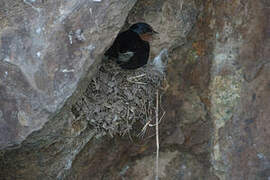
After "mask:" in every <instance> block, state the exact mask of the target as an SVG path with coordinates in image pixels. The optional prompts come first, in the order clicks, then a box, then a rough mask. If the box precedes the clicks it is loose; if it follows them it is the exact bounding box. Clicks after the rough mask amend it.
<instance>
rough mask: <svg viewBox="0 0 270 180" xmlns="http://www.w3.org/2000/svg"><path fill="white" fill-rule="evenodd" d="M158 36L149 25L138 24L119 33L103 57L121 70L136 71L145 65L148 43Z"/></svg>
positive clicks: (148, 50)
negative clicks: (155, 35)
mask: <svg viewBox="0 0 270 180" xmlns="http://www.w3.org/2000/svg"><path fill="white" fill-rule="evenodd" d="M154 34H158V32H156V31H155V30H154V29H153V28H152V27H151V26H150V25H149V24H147V23H144V22H138V23H135V24H133V25H131V26H130V28H129V29H128V30H126V31H123V32H121V33H119V34H118V35H117V37H116V39H115V40H114V42H113V44H112V46H111V47H110V48H109V49H108V50H107V51H106V52H105V54H104V55H105V57H106V58H107V59H111V60H114V61H116V63H117V64H119V66H120V67H121V68H122V69H137V68H140V67H142V66H144V65H145V64H147V61H148V58H149V52H150V45H149V42H150V41H151V40H152V38H153V35H154Z"/></svg>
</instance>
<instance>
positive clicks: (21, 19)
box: [0, 0, 135, 149]
mask: <svg viewBox="0 0 270 180" xmlns="http://www.w3.org/2000/svg"><path fill="white" fill-rule="evenodd" d="M134 3H135V0H132V1H123V0H120V1H116V0H113V1H112V0H100V1H90V0H70V1H64V0H57V1H52V2H51V1H43V0H42V1H41V0H24V1H9V0H3V1H1V3H0V7H1V8H0V102H1V103H0V111H1V112H2V113H1V123H0V149H1V148H5V147H7V146H9V145H14V144H19V143H20V142H21V141H22V140H24V139H25V138H26V137H27V136H28V135H29V134H30V133H31V132H33V131H35V130H38V129H41V128H42V126H43V125H44V123H46V122H47V121H48V119H49V117H50V116H52V115H53V114H54V113H55V112H57V110H59V109H60V108H61V107H62V106H63V104H64V103H65V101H66V100H67V99H68V98H69V97H70V96H71V95H72V94H73V93H74V91H75V89H76V87H77V85H78V84H79V83H80V84H83V82H84V81H83V80H84V79H85V78H84V77H89V73H91V72H90V71H93V70H90V71H89V70H88V69H89V67H91V66H94V64H96V63H98V62H99V61H100V59H101V55H102V53H103V52H104V49H105V48H106V47H108V46H109V45H110V43H111V42H112V41H113V39H114V37H115V36H116V35H117V32H118V31H119V30H120V28H121V27H122V25H123V23H124V21H125V17H126V16H127V13H128V12H129V10H130V9H131V7H132V6H133V5H134ZM120 12H121V15H119V14H120ZM92 69H94V68H92ZM81 87H82V88H83V86H81Z"/></svg>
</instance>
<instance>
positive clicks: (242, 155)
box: [210, 0, 270, 180]
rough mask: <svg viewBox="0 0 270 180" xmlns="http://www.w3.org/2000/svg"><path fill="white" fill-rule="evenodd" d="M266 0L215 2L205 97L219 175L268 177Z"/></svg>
mask: <svg viewBox="0 0 270 180" xmlns="http://www.w3.org/2000/svg"><path fill="white" fill-rule="evenodd" d="M269 5H270V4H269V1H256V3H255V2H254V1H249V0H247V1H235V2H231V3H224V2H219V3H216V4H215V10H214V11H213V17H212V19H211V22H210V24H211V28H212V29H213V31H214V34H213V36H214V37H215V38H214V49H213V64H212V68H211V83H210V96H211V97H210V98H211V110H210V111H211V115H212V119H213V122H214V133H213V137H212V138H213V144H212V155H211V157H212V164H213V168H214V170H215V172H216V174H217V175H218V176H219V178H220V179H233V180H235V179H269V178H270V161H269V160H270V159H269V158H270V151H269V144H270V141H269V135H270V131H269V113H270V107H269V95H270V94H269V92H270V91H269V82H270V76H269V68H270V61H269V57H270V36H269V27H270V21H269V18H270V11H269Z"/></svg>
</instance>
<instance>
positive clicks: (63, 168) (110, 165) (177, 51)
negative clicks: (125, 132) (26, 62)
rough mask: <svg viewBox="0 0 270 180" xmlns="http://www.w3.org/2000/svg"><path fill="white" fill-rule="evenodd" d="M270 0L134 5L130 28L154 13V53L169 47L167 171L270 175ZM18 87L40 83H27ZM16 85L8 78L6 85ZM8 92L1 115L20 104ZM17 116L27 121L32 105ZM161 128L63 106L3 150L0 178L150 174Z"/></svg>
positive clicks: (226, 178)
mask: <svg viewBox="0 0 270 180" xmlns="http://www.w3.org/2000/svg"><path fill="white" fill-rule="evenodd" d="M182 3H183V4H182ZM176 7H177V8H176ZM269 7H270V4H269V2H268V1H266V0H259V1H252V0H234V1H226V2H225V1H215V0H209V1H203V2H202V1H199V0H194V1H187V0H186V1H174V0H167V1H154V0H153V1H152V0H150V1H143V0H142V1H138V3H137V4H136V5H135V7H134V8H133V9H132V11H131V12H130V13H129V16H128V18H127V21H126V22H127V23H126V24H125V27H126V26H128V25H129V24H130V23H133V22H135V21H146V22H149V23H150V24H151V25H152V26H153V27H154V28H155V29H156V30H157V31H159V32H160V36H159V38H157V39H155V40H154V41H153V42H152V45H151V47H153V48H152V52H151V54H152V57H153V56H154V55H156V54H157V53H158V52H159V51H160V50H161V49H162V48H164V47H166V48H169V57H170V63H169V67H168V76H167V85H168V86H167V88H168V89H167V93H166V94H165V95H164V96H163V99H162V101H161V102H162V107H163V109H164V111H166V114H165V116H164V118H163V119H162V121H161V123H160V125H159V130H160V131H159V132H160V178H161V179H185V180H188V179H207V180H217V179H221V180H246V179H251V180H253V179H256V180H257V179H258V180H267V179H269V177H270V151H269V149H270V147H269V145H270V142H269V140H270V137H269V136H270V134H269V129H270V127H269V122H268V121H269V116H270V114H269V113H270V109H269V107H270V104H269V103H270V101H269V96H270V94H269V92H270V91H269V90H270V88H269V87H270V86H269V84H270V83H269V82H270V79H269V77H270V74H269V73H270V71H269V69H270V63H269V57H270V54H269V53H270V50H269V48H270V40H269V33H270V32H269V29H270V26H269V19H270V17H269ZM180 10H183V11H180ZM194 17H196V18H195V19H194ZM0 18H1V17H0ZM2 20H3V19H2ZM2 22H4V23H3V24H5V23H7V21H6V20H4V21H2ZM160 22H162V23H163V24H162V23H160ZM115 23H116V22H115ZM1 27H2V24H1ZM125 27H124V28H125ZM75 34H76V33H75ZM114 35H115V34H114ZM67 41H69V39H67ZM103 50H104V49H103ZM69 51H71V50H69ZM69 51H68V52H69ZM2 64H3V67H8V68H10V70H12V72H13V73H14V74H23V72H21V71H20V70H18V68H17V66H16V65H10V63H8V62H3V63H2ZM0 74H1V77H7V73H5V72H4V71H2V70H1V71H0ZM17 78H18V79H20V82H28V83H29V80H28V79H27V77H26V76H16V79H17ZM11 85H12V84H11ZM11 85H10V86H11ZM16 86H18V87H20V88H21V89H23V88H24V89H25V90H27V92H28V91H32V90H31V89H27V87H28V86H25V83H20V84H17V83H16ZM79 86H81V85H79ZM9 91H10V90H9V89H7V88H6V87H5V86H1V90H0V92H1V93H2V92H9ZM1 97H5V101H4V103H0V107H1V108H2V106H5V107H8V108H6V111H5V112H0V120H1V121H2V120H3V116H4V114H12V113H11V112H12V111H13V109H16V108H17V106H14V103H13V102H16V97H15V96H1ZM10 116H11V115H10ZM17 116H18V117H19V118H18V119H19V120H18V121H20V124H24V125H27V124H28V120H27V118H26V117H25V113H23V112H21V113H18V115H17ZM10 122H12V123H14V124H15V125H16V121H15V122H13V121H10ZM133 128H134V130H135V131H137V132H138V131H140V129H138V128H137V126H135V127H133ZM15 132H16V131H14V133H15ZM6 133H13V131H6ZM154 133H155V131H154V128H148V129H147V132H146V134H145V138H144V139H138V138H137V137H134V136H129V137H114V138H109V137H100V136H97V134H96V132H94V131H93V130H91V128H89V126H88V125H87V124H86V123H85V121H84V120H83V119H78V120H76V121H74V118H73V117H72V115H71V113H70V107H69V106H64V108H63V109H62V110H61V113H59V114H58V115H57V116H56V117H54V118H53V119H52V120H51V121H48V122H47V123H46V124H45V125H44V126H43V128H42V129H41V130H40V131H37V132H35V133H32V134H31V135H30V136H29V137H28V138H27V139H26V141H25V142H24V143H23V144H22V146H21V148H17V149H13V150H12V149H11V150H7V151H0V179H1V178H2V177H3V178H2V179H16V178H17V179H37V178H39V179H48V177H49V178H51V179H56V178H55V177H57V178H58V179H104V180H106V179H108V180H111V179H116V180H118V179H152V178H153V176H154V171H153V170H154V166H155V164H154V163H155V162H154V161H155V151H156V144H155V138H154V136H153V135H154ZM94 137H95V138H94Z"/></svg>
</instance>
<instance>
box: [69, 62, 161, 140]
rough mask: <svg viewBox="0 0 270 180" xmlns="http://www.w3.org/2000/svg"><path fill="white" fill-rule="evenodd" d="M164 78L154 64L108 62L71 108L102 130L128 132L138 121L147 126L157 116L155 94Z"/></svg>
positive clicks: (112, 133)
mask: <svg viewBox="0 0 270 180" xmlns="http://www.w3.org/2000/svg"><path fill="white" fill-rule="evenodd" d="M163 79H164V73H162V72H160V71H158V70H156V69H155V66H153V65H147V66H145V67H142V68H139V69H136V70H123V69H121V68H120V67H119V66H118V65H117V64H115V63H114V62H112V61H105V62H103V63H102V64H101V67H100V68H99V70H98V72H97V73H96V75H95V77H94V78H93V79H92V80H91V82H90V83H89V85H88V87H87V89H86V91H85V92H84V93H83V95H82V97H81V98H80V99H79V100H78V101H77V102H76V103H75V104H74V105H73V106H72V109H71V111H72V113H73V114H74V116H75V118H76V119H80V118H85V119H86V120H87V122H88V123H89V125H90V126H92V127H93V128H94V129H96V130H97V131H99V132H102V133H104V134H107V133H109V134H110V135H111V136H114V135H115V134H119V135H125V134H127V133H128V132H129V131H130V130H132V129H133V125H134V123H138V122H140V123H141V124H142V127H143V126H144V125H145V124H146V123H147V122H150V121H151V120H153V119H154V116H155V113H154V111H155V93H156V91H157V89H160V86H161V84H162V81H163Z"/></svg>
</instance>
